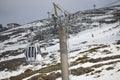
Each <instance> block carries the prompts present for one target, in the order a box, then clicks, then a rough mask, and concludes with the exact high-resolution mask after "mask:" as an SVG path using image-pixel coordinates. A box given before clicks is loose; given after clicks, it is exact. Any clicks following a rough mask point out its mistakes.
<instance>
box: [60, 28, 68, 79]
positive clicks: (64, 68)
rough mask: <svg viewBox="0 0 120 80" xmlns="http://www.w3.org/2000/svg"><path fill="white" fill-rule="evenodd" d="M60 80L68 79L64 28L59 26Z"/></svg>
mask: <svg viewBox="0 0 120 80" xmlns="http://www.w3.org/2000/svg"><path fill="white" fill-rule="evenodd" d="M59 39H60V56H61V70H62V80H69V70H68V56H67V35H66V28H65V27H63V26H61V27H59Z"/></svg>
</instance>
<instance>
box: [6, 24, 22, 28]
mask: <svg viewBox="0 0 120 80" xmlns="http://www.w3.org/2000/svg"><path fill="white" fill-rule="evenodd" d="M7 26H8V28H9V29H11V28H16V27H18V26H21V25H20V24H17V23H9V24H7Z"/></svg>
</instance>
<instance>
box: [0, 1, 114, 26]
mask: <svg viewBox="0 0 120 80" xmlns="http://www.w3.org/2000/svg"><path fill="white" fill-rule="evenodd" d="M52 1H54V2H56V3H57V4H59V5H60V6H62V7H63V8H64V9H65V10H67V11H69V12H70V13H74V12H77V11H80V10H87V9H93V4H96V8H100V7H103V6H104V5H106V4H109V3H112V2H114V1H116V0H0V24H3V25H4V26H5V25H6V24H7V23H15V22H16V23H19V24H26V23H29V22H32V21H34V20H40V19H44V18H48V14H47V12H48V11H49V12H51V13H53V11H54V10H53V5H52Z"/></svg>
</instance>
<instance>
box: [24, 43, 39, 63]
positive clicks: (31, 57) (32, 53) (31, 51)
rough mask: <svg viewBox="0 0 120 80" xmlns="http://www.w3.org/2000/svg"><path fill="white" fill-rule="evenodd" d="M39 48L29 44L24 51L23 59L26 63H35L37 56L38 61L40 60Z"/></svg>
mask: <svg viewBox="0 0 120 80" xmlns="http://www.w3.org/2000/svg"><path fill="white" fill-rule="evenodd" d="M40 53H41V52H40V48H39V47H38V45H36V44H30V45H29V46H28V47H27V48H26V51H25V57H26V61H27V62H29V63H36V62H38V61H39V60H38V55H39V56H40V57H39V59H40V58H41V55H40Z"/></svg>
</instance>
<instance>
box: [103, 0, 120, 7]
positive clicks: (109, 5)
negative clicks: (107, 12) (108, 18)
mask: <svg viewBox="0 0 120 80" xmlns="http://www.w3.org/2000/svg"><path fill="white" fill-rule="evenodd" d="M119 1H120V0H117V1H114V2H111V3H109V4H106V5H104V6H103V7H108V6H110V5H113V4H116V3H118V2H119Z"/></svg>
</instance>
